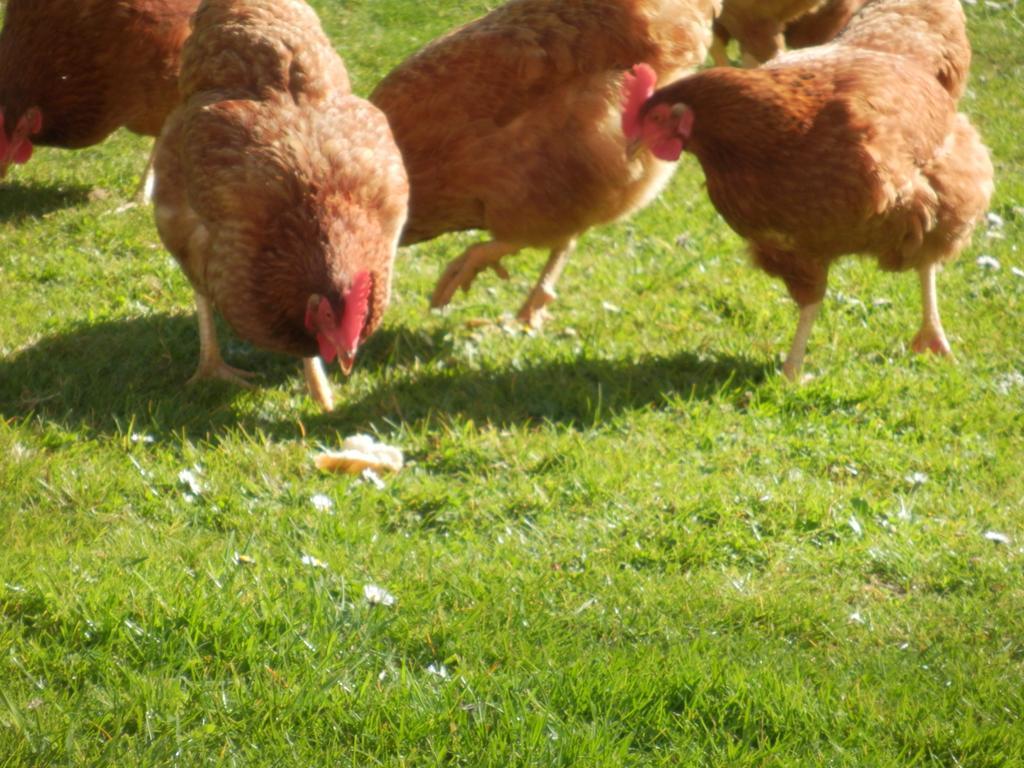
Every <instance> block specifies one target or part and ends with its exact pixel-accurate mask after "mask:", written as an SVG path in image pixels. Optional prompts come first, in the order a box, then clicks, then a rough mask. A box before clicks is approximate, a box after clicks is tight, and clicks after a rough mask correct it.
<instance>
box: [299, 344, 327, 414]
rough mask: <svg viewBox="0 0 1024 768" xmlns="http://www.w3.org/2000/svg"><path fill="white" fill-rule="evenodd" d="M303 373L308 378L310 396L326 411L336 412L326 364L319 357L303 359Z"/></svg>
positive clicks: (307, 385)
mask: <svg viewBox="0 0 1024 768" xmlns="http://www.w3.org/2000/svg"><path fill="white" fill-rule="evenodd" d="M302 373H303V374H304V375H305V377H306V387H307V388H308V389H309V396H310V397H312V398H313V399H314V400H315V401H316V402H317V404H318V405H319V406H320V407H321V408H323V409H324V410H325V411H333V410H334V393H333V392H331V383H330V381H328V380H327V374H326V373H325V372H324V364H323V363H322V362H321V361H320V358H319V357H304V358H303V359H302Z"/></svg>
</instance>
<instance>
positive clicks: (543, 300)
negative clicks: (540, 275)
mask: <svg viewBox="0 0 1024 768" xmlns="http://www.w3.org/2000/svg"><path fill="white" fill-rule="evenodd" d="M557 298H558V296H557V294H555V292H554V291H552V290H548V289H547V288H546V287H545V286H543V285H536V286H534V288H533V290H532V291H530V295H529V296H527V297H526V301H524V302H523V306H522V307H520V308H519V313H518V314H517V315H516V318H517V319H518V320H519V322H521V323H522V324H523V325H525V326H526V327H528V328H532V329H533V330H535V331H539V330H540V329H541V327H542V326H543V325H544V323H545V321H546V320H547V319H548V318H549V317H551V313H550V312H548V310H547V306H548V304H550V303H551V302H553V301H554V300H555V299H557Z"/></svg>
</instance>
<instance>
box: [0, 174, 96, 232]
mask: <svg viewBox="0 0 1024 768" xmlns="http://www.w3.org/2000/svg"><path fill="white" fill-rule="evenodd" d="M89 191H90V188H89V187H87V186H83V185H60V186H35V185H32V186H30V185H25V184H21V183H20V182H17V181H7V182H0V224H4V223H6V222H9V221H10V222H14V223H18V222H20V221H24V220H25V219H30V218H35V217H37V216H42V215H44V214H47V213H50V212H51V211H56V210H59V209H61V208H71V207H72V206H75V205H83V204H84V203H86V202H88V200H89Z"/></svg>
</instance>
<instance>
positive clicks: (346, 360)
mask: <svg viewBox="0 0 1024 768" xmlns="http://www.w3.org/2000/svg"><path fill="white" fill-rule="evenodd" d="M355 363H356V355H355V353H354V352H339V353H338V365H340V366H341V372H342V373H344V374H345V375H346V376H348V375H350V374H351V373H352V366H353V365H355Z"/></svg>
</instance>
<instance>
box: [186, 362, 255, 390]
mask: <svg viewBox="0 0 1024 768" xmlns="http://www.w3.org/2000/svg"><path fill="white" fill-rule="evenodd" d="M255 375H256V374H255V373H253V372H252V371H243V370H241V369H240V368H235V367H234V366H231V365H228V364H227V363H225V362H224V361H223V360H220V359H214V360H203V361H200V363H199V367H198V368H196V372H195V373H193V374H192V378H190V379H189V380H188V383H189V384H195V383H196V382H197V381H202V380H203V379H220V380H221V381H229V382H231V383H232V384H237V385H238V386H240V387H243V388H245V389H252V388H253V385H252V384H250V383H249V382H248V381H247V379H251V378H253V377H254V376H255Z"/></svg>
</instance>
